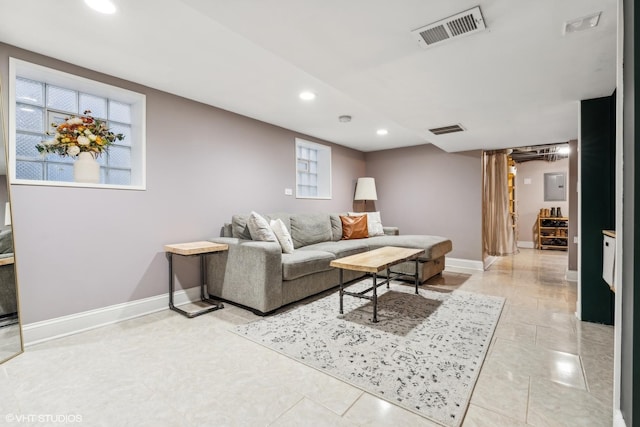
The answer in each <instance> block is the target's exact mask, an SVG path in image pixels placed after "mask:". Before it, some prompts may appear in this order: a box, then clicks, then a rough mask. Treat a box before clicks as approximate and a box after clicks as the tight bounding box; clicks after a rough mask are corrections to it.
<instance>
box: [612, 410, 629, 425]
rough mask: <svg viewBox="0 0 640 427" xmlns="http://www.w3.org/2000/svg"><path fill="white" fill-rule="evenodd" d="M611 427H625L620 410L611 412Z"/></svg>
mask: <svg viewBox="0 0 640 427" xmlns="http://www.w3.org/2000/svg"><path fill="white" fill-rule="evenodd" d="M613 427H627V423H625V422H624V418H623V417H622V412H620V409H615V410H614V411H613Z"/></svg>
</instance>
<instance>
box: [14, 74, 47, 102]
mask: <svg viewBox="0 0 640 427" xmlns="http://www.w3.org/2000/svg"><path fill="white" fill-rule="evenodd" d="M16 102H23V103H25V104H31V105H38V106H40V107H44V85H43V84H42V83H40V82H36V81H34V80H29V79H23V78H21V77H18V78H16Z"/></svg>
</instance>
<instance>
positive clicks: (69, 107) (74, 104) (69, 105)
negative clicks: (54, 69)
mask: <svg viewBox="0 0 640 427" xmlns="http://www.w3.org/2000/svg"><path fill="white" fill-rule="evenodd" d="M47 108H54V109H56V110H62V111H69V112H71V113H73V114H78V92H77V91H75V90H70V89H64V88H61V87H57V86H51V85H47Z"/></svg>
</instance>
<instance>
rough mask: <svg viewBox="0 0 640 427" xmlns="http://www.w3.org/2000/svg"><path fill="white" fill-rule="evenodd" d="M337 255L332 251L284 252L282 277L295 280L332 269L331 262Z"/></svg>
mask: <svg viewBox="0 0 640 427" xmlns="http://www.w3.org/2000/svg"><path fill="white" fill-rule="evenodd" d="M335 258H336V257H335V256H334V255H333V254H332V253H330V252H324V251H313V250H304V251H303V250H300V251H293V253H291V254H282V279H283V280H293V279H297V278H299V277H302V276H306V275H309V274H313V273H318V272H320V271H327V270H331V269H332V267H331V266H329V263H330V262H331V261H332V260H334V259H335Z"/></svg>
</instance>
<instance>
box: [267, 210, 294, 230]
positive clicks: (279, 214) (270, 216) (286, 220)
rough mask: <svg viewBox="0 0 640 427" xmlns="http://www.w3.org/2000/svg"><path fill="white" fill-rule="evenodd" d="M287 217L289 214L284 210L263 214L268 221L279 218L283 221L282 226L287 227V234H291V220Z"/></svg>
mask: <svg viewBox="0 0 640 427" xmlns="http://www.w3.org/2000/svg"><path fill="white" fill-rule="evenodd" d="M289 217H290V215H289V214H288V213H285V212H276V213H270V214H267V215H266V216H265V218H266V219H267V220H269V221H271V220H274V219H279V220H280V221H282V222H283V223H284V226H285V227H287V231H288V232H289V234H291V221H289Z"/></svg>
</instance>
